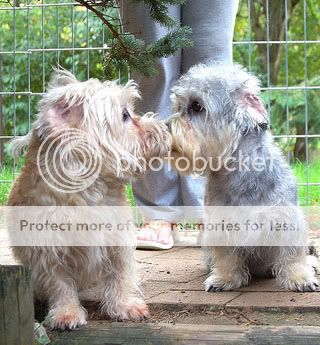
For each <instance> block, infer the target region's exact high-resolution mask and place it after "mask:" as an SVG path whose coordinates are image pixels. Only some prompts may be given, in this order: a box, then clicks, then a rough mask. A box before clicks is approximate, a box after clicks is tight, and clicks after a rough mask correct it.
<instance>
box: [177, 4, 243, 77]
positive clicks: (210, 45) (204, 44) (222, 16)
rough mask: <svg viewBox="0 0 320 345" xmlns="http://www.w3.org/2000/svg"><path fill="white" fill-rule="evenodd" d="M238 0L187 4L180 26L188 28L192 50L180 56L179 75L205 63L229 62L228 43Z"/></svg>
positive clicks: (230, 53)
mask: <svg viewBox="0 0 320 345" xmlns="http://www.w3.org/2000/svg"><path fill="white" fill-rule="evenodd" d="M238 2H239V1H238V0H228V1H226V0H198V1H196V0H189V1H187V2H186V3H185V4H184V5H183V7H182V24H183V25H188V26H190V27H191V28H192V39H193V42H194V46H193V48H191V49H186V50H184V51H183V53H182V73H184V72H186V71H187V70H188V69H189V68H190V67H191V66H193V65H195V64H197V63H199V62H205V61H207V60H215V61H222V62H225V63H231V62H232V39H233V30H234V24H235V19H236V14H237V9H238Z"/></svg>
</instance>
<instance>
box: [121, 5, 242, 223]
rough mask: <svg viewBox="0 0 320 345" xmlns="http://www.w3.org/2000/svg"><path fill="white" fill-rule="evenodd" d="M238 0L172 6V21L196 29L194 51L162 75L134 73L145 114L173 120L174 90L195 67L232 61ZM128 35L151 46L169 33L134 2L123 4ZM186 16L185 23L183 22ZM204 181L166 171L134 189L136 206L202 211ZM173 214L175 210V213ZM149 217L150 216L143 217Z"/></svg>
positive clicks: (168, 61) (166, 62) (165, 62)
mask: <svg viewBox="0 0 320 345" xmlns="http://www.w3.org/2000/svg"><path fill="white" fill-rule="evenodd" d="M237 5H238V0H229V1H224V0H197V1H196V0H189V1H187V3H186V4H185V5H183V6H182V8H181V7H180V6H171V7H170V16H171V17H173V18H175V19H177V20H181V21H182V24H183V25H189V26H190V27H191V28H192V29H193V40H194V42H195V46H194V48H191V49H187V50H185V51H183V56H182V58H181V53H178V54H176V55H175V56H173V57H169V58H165V59H164V58H163V59H160V60H159V64H158V70H159V74H158V75H157V76H156V77H153V78H146V77H143V76H141V75H137V74H136V73H132V78H133V79H135V80H136V81H137V82H138V83H139V86H140V89H141V93H142V97H143V102H142V104H141V105H140V110H141V111H143V112H146V111H153V112H156V113H159V115H160V116H161V117H162V118H166V117H167V116H169V115H170V99H169V95H170V88H171V87H172V85H173V84H174V83H175V81H176V80H177V78H178V77H179V76H180V74H181V71H182V72H184V71H186V69H188V68H189V67H190V66H192V65H194V64H197V63H199V62H203V61H205V60H206V59H208V58H211V59H216V60H225V61H228V62H231V60H232V53H231V52H232V36H233V27H234V20H235V14H236V9H237ZM122 10H123V23H124V28H125V31H129V32H133V33H135V34H137V35H138V36H140V37H143V38H144V39H145V40H146V41H147V42H150V41H153V40H156V39H158V38H160V37H162V36H163V35H164V34H165V33H166V30H167V29H164V28H163V27H161V26H160V25H159V24H157V23H155V22H154V21H153V20H152V19H151V18H150V15H149V10H148V9H147V8H146V7H145V6H143V5H140V4H139V5H138V4H134V3H132V2H131V1H129V0H123V1H122ZM181 13H182V17H181ZM204 184H205V179H204V178H198V179H194V178H192V177H189V176H184V177H179V176H178V175H177V174H176V173H175V172H173V171H171V169H168V168H167V167H165V168H164V169H163V170H161V171H159V172H153V171H151V172H149V173H148V174H147V175H146V176H144V177H143V178H141V179H139V180H138V181H137V182H135V183H134V184H133V191H134V196H135V200H136V203H137V205H140V206H177V205H180V206H184V205H188V206H201V205H203V194H204ZM172 210H173V211H174V207H172ZM144 213H145V212H144ZM145 216H146V217H147V218H149V219H159V218H161V219H167V220H169V221H170V220H174V218H175V217H177V215H175V214H174V212H172V213H170V215H169V214H168V215H167V216H166V215H164V214H160V213H157V212H152V211H151V210H149V213H145Z"/></svg>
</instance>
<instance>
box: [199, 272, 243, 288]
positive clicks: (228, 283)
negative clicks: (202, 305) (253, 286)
mask: <svg viewBox="0 0 320 345" xmlns="http://www.w3.org/2000/svg"><path fill="white" fill-rule="evenodd" d="M248 280H249V279H248V277H247V275H246V274H241V273H236V274H233V275H232V278H231V279H226V278H225V277H220V276H219V275H218V274H215V273H211V274H210V275H209V277H208V278H207V279H206V280H205V282H204V286H205V290H206V291H207V292H218V291H231V290H236V289H239V288H240V287H241V286H244V285H247V284H248Z"/></svg>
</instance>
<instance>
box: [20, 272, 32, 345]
mask: <svg viewBox="0 0 320 345" xmlns="http://www.w3.org/2000/svg"><path fill="white" fill-rule="evenodd" d="M20 268H21V271H20V274H21V276H20V283H19V284H18V285H17V294H18V301H19V332H20V344H21V345H29V343H30V342H31V341H32V342H33V338H34V330H33V328H34V326H33V325H34V306H33V288H32V283H31V272H30V271H29V270H26V269H25V268H22V266H20ZM33 343H34V342H33Z"/></svg>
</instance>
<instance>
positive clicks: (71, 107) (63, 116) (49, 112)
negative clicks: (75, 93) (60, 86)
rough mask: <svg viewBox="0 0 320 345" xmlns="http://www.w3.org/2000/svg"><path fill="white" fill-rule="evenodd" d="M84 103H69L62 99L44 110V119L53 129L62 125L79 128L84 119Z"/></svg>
mask: <svg viewBox="0 0 320 345" xmlns="http://www.w3.org/2000/svg"><path fill="white" fill-rule="evenodd" d="M83 113H84V112H83V103H82V102H77V103H71V104H70V103H68V102H67V101H66V100H64V99H62V100H59V101H58V102H56V103H54V104H51V105H50V106H49V107H48V108H47V109H46V110H45V111H44V114H43V115H44V119H45V121H46V122H47V124H48V125H49V127H50V128H51V129H59V128H61V127H73V128H79V127H80V125H81V122H82V120H83Z"/></svg>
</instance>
